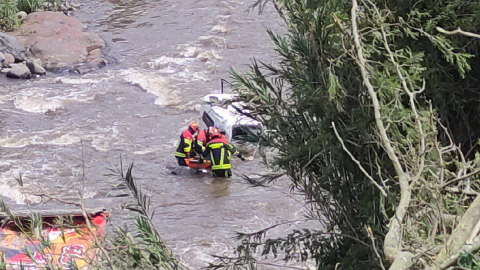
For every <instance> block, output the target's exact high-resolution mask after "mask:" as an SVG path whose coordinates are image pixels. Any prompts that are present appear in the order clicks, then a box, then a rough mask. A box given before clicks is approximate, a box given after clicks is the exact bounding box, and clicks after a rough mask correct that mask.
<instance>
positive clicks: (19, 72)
mask: <svg viewBox="0 0 480 270" xmlns="http://www.w3.org/2000/svg"><path fill="white" fill-rule="evenodd" d="M11 66H12V68H11V69H10V70H9V71H8V72H7V77H9V78H14V79H29V78H30V77H32V74H31V73H30V70H29V69H28V67H27V66H26V65H23V64H13V65H11Z"/></svg>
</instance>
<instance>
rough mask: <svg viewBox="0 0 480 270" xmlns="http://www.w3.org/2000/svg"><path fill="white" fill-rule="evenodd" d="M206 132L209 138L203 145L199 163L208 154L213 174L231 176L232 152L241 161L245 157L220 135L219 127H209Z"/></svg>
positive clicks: (215, 175)
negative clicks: (203, 149) (203, 148)
mask: <svg viewBox="0 0 480 270" xmlns="http://www.w3.org/2000/svg"><path fill="white" fill-rule="evenodd" d="M208 133H209V134H210V140H209V141H208V143H207V145H206V147H205V151H204V152H203V153H202V155H201V156H200V163H202V162H203V158H206V157H207V156H208V155H209V154H210V159H211V161H212V173H213V176H214V177H231V176H232V170H231V169H232V164H231V163H230V158H231V155H232V153H233V155H236V156H237V157H238V158H240V159H241V160H242V161H245V158H244V157H242V154H241V153H240V152H238V150H237V149H236V148H235V146H233V145H232V144H231V143H230V142H228V141H227V139H226V138H225V136H222V134H221V133H220V130H219V129H217V128H215V127H210V128H209V129H208Z"/></svg>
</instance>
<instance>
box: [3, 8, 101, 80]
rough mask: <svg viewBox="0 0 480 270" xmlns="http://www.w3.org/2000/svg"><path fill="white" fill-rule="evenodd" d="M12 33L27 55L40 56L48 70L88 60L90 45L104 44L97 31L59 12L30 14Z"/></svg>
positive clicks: (98, 45)
mask: <svg viewBox="0 0 480 270" xmlns="http://www.w3.org/2000/svg"><path fill="white" fill-rule="evenodd" d="M12 35H15V36H16V37H17V39H18V42H19V43H20V44H21V45H23V46H24V47H26V48H28V50H27V51H28V53H29V54H30V56H31V57H35V58H39V59H41V61H42V62H43V65H44V66H45V67H46V69H47V70H51V71H56V70H61V69H65V68H72V67H74V66H75V65H77V64H79V63H83V62H85V61H89V62H90V61H92V59H91V55H89V50H90V48H91V47H92V46H96V47H99V48H103V47H105V42H104V41H103V40H102V39H101V38H100V37H99V36H98V35H97V34H94V33H90V32H88V31H86V27H85V25H83V24H82V23H80V22H79V21H78V20H76V19H75V18H72V17H67V16H65V15H64V14H63V13H59V12H34V13H30V14H29V15H28V16H27V18H26V19H25V21H24V22H23V24H22V25H21V27H20V29H19V30H17V31H16V32H13V33H12ZM87 57H88V59H87ZM100 57H101V56H100V55H99V56H98V58H100Z"/></svg>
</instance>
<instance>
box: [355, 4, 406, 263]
mask: <svg viewBox="0 0 480 270" xmlns="http://www.w3.org/2000/svg"><path fill="white" fill-rule="evenodd" d="M357 9H358V4H357V1H356V0H352V10H351V13H352V33H353V38H354V42H355V48H356V51H357V56H358V59H357V64H358V66H359V67H360V72H361V73H362V77H363V82H364V84H365V86H366V87H367V90H368V94H369V96H370V98H371V99H372V105H373V109H374V113H375V122H376V124H377V129H378V133H379V134H380V137H381V139H382V145H383V147H384V148H385V151H386V153H387V155H388V157H389V158H390V160H391V161H392V164H393V167H394V168H395V172H396V174H397V176H398V181H399V184H400V191H401V195H400V202H399V204H398V207H397V209H396V211H395V218H393V219H392V221H391V223H390V226H389V230H388V233H387V235H386V236H385V245H384V252H385V256H386V257H387V259H388V260H389V261H391V262H393V264H394V265H395V260H397V258H401V259H402V258H406V259H407V260H406V263H407V264H409V265H411V263H412V260H411V257H409V255H408V254H404V252H402V253H400V248H401V247H400V246H401V222H402V221H403V218H404V217H405V214H406V212H407V208H408V206H409V205H410V201H411V190H410V187H409V177H408V175H407V174H406V173H405V171H404V169H403V168H402V165H401V164H400V160H399V158H398V156H397V155H396V153H395V150H394V148H393V146H392V142H391V141H390V138H389V137H388V135H387V131H386V130H385V126H384V124H383V120H382V116H381V114H380V102H379V100H378V97H377V93H376V92H375V90H374V88H373V86H372V84H371V83H370V78H369V73H368V71H367V67H366V60H365V57H364V56H363V49H362V45H361V42H360V35H359V31H358V26H357ZM397 255H400V256H397ZM407 255H408V256H407ZM407 257H409V258H410V259H408V258H407ZM409 265H407V267H405V268H398V269H407V268H408V267H409ZM391 269H394V268H391Z"/></svg>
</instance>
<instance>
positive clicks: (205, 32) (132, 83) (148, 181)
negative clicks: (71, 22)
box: [0, 0, 303, 269]
mask: <svg viewBox="0 0 480 270" xmlns="http://www.w3.org/2000/svg"><path fill="white" fill-rule="evenodd" d="M79 2H80V4H81V5H82V6H81V8H80V10H78V11H77V12H76V14H75V17H76V18H78V19H79V20H81V21H82V22H84V23H85V24H86V25H88V28H89V30H90V31H93V32H96V33H98V34H99V35H100V36H101V37H102V38H103V39H105V41H106V43H107V48H106V50H105V54H106V57H107V58H108V59H110V60H111V63H110V64H109V65H108V66H107V67H105V68H103V69H101V70H99V71H96V72H93V73H89V74H85V75H74V74H67V73H64V74H49V75H48V76H46V77H43V78H41V79H37V80H31V81H16V80H8V79H4V78H1V79H0V85H2V86H1V87H0V194H1V195H2V196H4V197H5V198H7V199H8V200H9V202H10V204H11V205H13V206H14V205H15V204H18V205H20V204H25V203H26V201H27V200H28V201H29V202H30V203H32V204H38V203H40V202H41V200H40V197H38V196H33V195H29V196H27V197H26V196H25V195H22V193H21V190H20V188H19V187H18V185H17V184H16V181H15V177H18V176H19V175H20V174H21V175H22V176H23V180H24V185H25V190H27V191H29V192H31V193H48V194H52V196H53V195H55V196H61V197H62V198H64V199H65V200H68V199H75V198H76V197H77V196H78V190H79V188H80V187H81V179H82V175H83V171H85V177H84V179H85V184H86V188H85V189H86V193H85V197H86V198H88V199H90V200H93V201H95V200H98V203H97V204H98V205H97V206H104V207H106V208H107V209H109V210H111V211H112V214H114V215H117V217H118V216H120V217H121V216H122V215H125V216H129V215H131V214H129V213H125V212H122V211H120V210H118V202H117V201H116V200H115V199H114V198H112V199H105V198H106V197H107V195H108V194H109V193H110V192H111V189H112V186H111V182H109V181H107V180H106V177H105V176H104V174H105V173H108V170H107V168H112V167H114V166H115V165H117V164H118V159H119V156H120V155H121V156H122V159H123V160H124V162H125V163H129V162H132V161H133V162H135V168H134V176H135V177H136V179H137V181H138V183H139V185H141V186H142V187H143V188H144V189H145V190H146V191H148V192H149V193H150V194H151V196H152V207H156V215H155V223H156V226H157V228H159V229H160V232H161V234H162V236H163V238H164V239H165V241H166V242H167V243H168V245H169V246H170V247H171V248H172V250H173V251H174V253H175V254H176V255H178V256H179V258H180V259H181V261H182V262H183V263H184V264H186V265H187V266H189V267H191V269H200V268H201V267H203V266H205V265H206V263H207V262H211V261H212V257H211V256H210V255H211V254H219V255H224V254H229V253H231V252H232V247H233V246H234V245H235V243H236V242H235V241H234V240H232V237H233V236H234V233H235V232H236V231H242V232H247V231H252V230H259V229H262V228H264V227H267V226H270V225H273V224H275V223H278V222H283V221H286V220H295V219H301V218H302V215H303V212H302V199H301V197H299V196H296V195H292V194H290V192H289V189H288V181H287V180H280V181H279V182H278V183H277V184H276V185H275V186H272V187H268V188H259V187H257V188H252V187H250V186H249V185H248V184H246V183H245V182H244V181H243V180H242V179H241V175H242V174H246V175H251V174H255V173H265V172H267V171H266V169H265V168H264V166H263V165H262V164H261V163H260V162H259V157H258V156H257V157H255V159H254V160H253V161H246V162H241V161H239V160H235V164H234V177H233V178H232V179H228V180H218V179H215V180H213V179H212V178H211V177H210V175H209V174H194V173H193V172H192V171H189V170H183V171H182V172H181V173H180V174H179V175H172V174H171V170H172V168H173V167H175V159H174V157H173V152H174V150H175V148H176V144H177V138H178V136H179V134H180V133H181V131H182V130H183V129H185V127H186V125H187V123H188V122H190V121H191V120H199V119H198V116H199V112H198V108H199V106H198V104H199V100H200V98H201V97H202V96H204V95H205V94H208V93H215V92H218V91H220V79H221V78H225V79H227V78H228V75H229V72H228V70H229V68H230V67H234V68H235V69H238V70H244V69H245V65H247V64H249V63H250V61H251V59H252V58H254V57H255V58H257V59H261V60H263V61H265V62H272V61H274V58H275V56H274V54H273V52H272V49H271V42H270V39H269V37H268V36H267V34H266V31H265V27H269V28H273V29H282V25H281V21H280V20H279V19H278V18H277V17H276V16H275V14H274V12H266V13H264V14H262V15H258V14H257V12H256V11H255V12H250V13H248V12H245V11H246V10H247V8H248V4H250V1H219V0H203V1H194V0H182V1H177V0H124V1H122V0H98V1H88V0H82V1H79ZM115 209H117V210H115ZM117 219H118V218H117ZM289 229H291V227H290V228H289ZM260 269H262V268H261V267H260Z"/></svg>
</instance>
